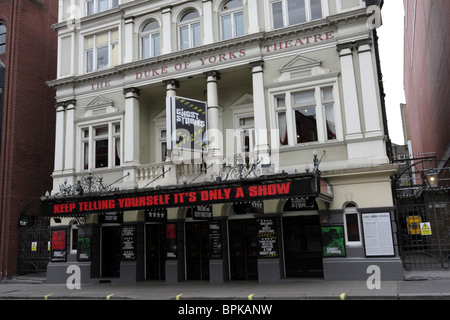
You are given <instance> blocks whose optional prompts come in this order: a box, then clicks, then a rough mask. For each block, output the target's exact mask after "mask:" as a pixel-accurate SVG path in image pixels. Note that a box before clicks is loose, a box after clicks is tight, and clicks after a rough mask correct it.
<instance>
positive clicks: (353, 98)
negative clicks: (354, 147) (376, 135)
mask: <svg viewBox="0 0 450 320" xmlns="http://www.w3.org/2000/svg"><path fill="white" fill-rule="evenodd" d="M353 47H354V45H353V44H351V43H349V44H341V45H338V48H337V50H338V51H339V57H340V60H341V73H342V87H343V92H344V109H345V124H346V129H347V130H346V134H345V138H346V140H350V139H359V138H362V137H363V135H362V132H361V121H360V118H359V106H358V95H357V91H356V80H355V70H354V67H353V52H352V50H353Z"/></svg>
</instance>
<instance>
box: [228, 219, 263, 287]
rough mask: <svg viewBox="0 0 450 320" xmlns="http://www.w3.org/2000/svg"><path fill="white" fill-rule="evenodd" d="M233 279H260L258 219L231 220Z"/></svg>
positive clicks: (231, 265)
mask: <svg viewBox="0 0 450 320" xmlns="http://www.w3.org/2000/svg"><path fill="white" fill-rule="evenodd" d="M228 228H229V250H230V276H231V280H256V279H258V242H257V241H258V240H257V229H256V220H254V219H245V220H229V221H228Z"/></svg>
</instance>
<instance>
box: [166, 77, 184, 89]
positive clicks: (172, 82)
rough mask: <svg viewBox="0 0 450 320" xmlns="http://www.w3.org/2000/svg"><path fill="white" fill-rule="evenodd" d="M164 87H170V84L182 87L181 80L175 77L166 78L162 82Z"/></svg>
mask: <svg viewBox="0 0 450 320" xmlns="http://www.w3.org/2000/svg"><path fill="white" fill-rule="evenodd" d="M162 84H163V86H164V87H168V86H172V87H175V88H179V87H180V82H179V81H178V80H175V79H169V80H164V81H163V82H162Z"/></svg>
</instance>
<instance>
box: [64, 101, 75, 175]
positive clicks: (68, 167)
mask: <svg viewBox="0 0 450 320" xmlns="http://www.w3.org/2000/svg"><path fill="white" fill-rule="evenodd" d="M75 103H76V101H75V100H71V101H67V102H66V128H65V133H66V135H65V141H66V143H65V152H64V154H65V156H64V173H69V174H73V173H75V123H74V121H75ZM72 183H73V182H72Z"/></svg>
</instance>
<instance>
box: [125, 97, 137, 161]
mask: <svg viewBox="0 0 450 320" xmlns="http://www.w3.org/2000/svg"><path fill="white" fill-rule="evenodd" d="M123 94H124V96H125V124H124V129H125V130H124V135H125V136H124V161H123V162H124V165H131V166H134V165H138V164H139V162H140V161H139V159H140V156H139V151H140V150H139V149H140V141H139V94H140V92H139V89H137V88H127V89H124V90H123Z"/></svg>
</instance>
